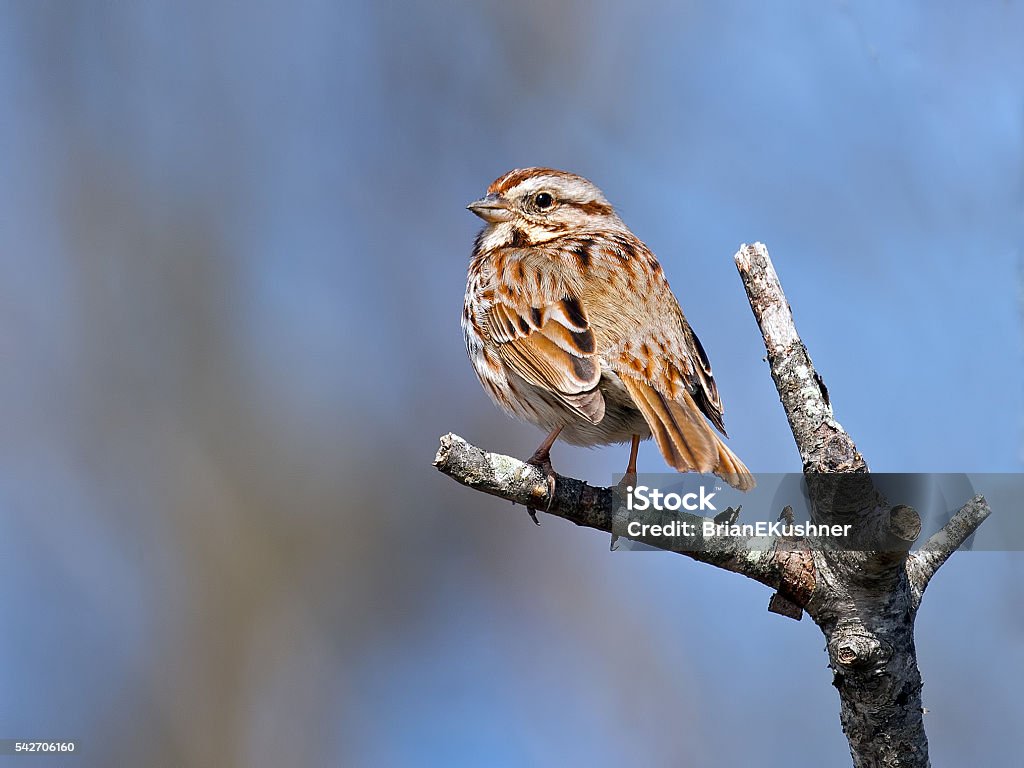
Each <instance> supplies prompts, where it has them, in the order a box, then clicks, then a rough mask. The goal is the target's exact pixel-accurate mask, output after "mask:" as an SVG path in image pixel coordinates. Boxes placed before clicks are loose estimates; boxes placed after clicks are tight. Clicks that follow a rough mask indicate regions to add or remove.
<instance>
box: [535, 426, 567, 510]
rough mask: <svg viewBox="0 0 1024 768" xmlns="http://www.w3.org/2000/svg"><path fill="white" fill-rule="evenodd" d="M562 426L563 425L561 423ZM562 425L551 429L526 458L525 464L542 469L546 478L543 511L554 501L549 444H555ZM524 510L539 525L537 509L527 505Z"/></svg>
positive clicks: (553, 480) (553, 481)
mask: <svg viewBox="0 0 1024 768" xmlns="http://www.w3.org/2000/svg"><path fill="white" fill-rule="evenodd" d="M562 426H564V425H562ZM562 426H558V427H556V428H555V429H553V430H551V434H549V435H548V436H547V437H545V438H544V442H543V443H541V444H540V446H539V447H538V448H537V450H536V451H534V452H533V456H531V457H530V458H528V459H527V460H526V463H527V464H532V465H533V466H535V467H537V468H538V469H541V470H543V471H544V474H546V475H547V478H548V506H547V508H546V509H545V510H544V511H545V512H547V511H549V510H550V509H551V505H552V504H553V503H554V501H555V470H554V468H552V466H551V446H552V445H554V444H555V440H557V439H558V433H559V432H561V431H562ZM526 511H527V512H529V513H530V517H531V518H532V519H533V522H535V523H537V525H540V522H539V521H538V520H537V510H536V509H534V508H533V507H527V508H526Z"/></svg>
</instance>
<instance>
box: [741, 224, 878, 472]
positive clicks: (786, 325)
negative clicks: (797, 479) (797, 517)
mask: <svg viewBox="0 0 1024 768" xmlns="http://www.w3.org/2000/svg"><path fill="white" fill-rule="evenodd" d="M733 258H734V260H735V261H736V268H737V269H738V270H739V273H740V277H741V278H742V279H743V287H744V288H745V289H746V291H747V298H748V299H749V300H750V308H751V309H752V310H753V312H754V317H755V318H756V319H757V324H758V325H759V326H760V328H761V335H762V336H763V337H764V345H765V349H767V350H768V363H769V365H770V366H771V371H772V378H773V379H774V380H775V387H776V388H777V389H778V390H779V398H780V399H781V400H782V407H783V408H785V410H786V417H787V418H788V419H789V426H790V429H792V431H793V437H794V439H795V440H796V446H797V449H798V450H799V451H800V458H801V460H802V461H803V466H804V471H805V472H858V471H863V470H866V469H867V464H866V463H865V461H864V458H863V457H862V456H861V455H860V453H858V451H857V446H855V445H854V444H853V440H851V439H850V436H849V435H848V434H846V431H845V430H844V429H843V428H842V426H840V424H839V422H837V421H836V420H835V419H834V418H833V416H832V405H831V403H830V402H829V398H828V390H827V389H826V388H825V382H824V381H822V379H821V377H820V376H819V375H818V374H817V372H816V371H815V370H814V364H813V363H812V362H811V358H810V355H808V354H807V348H806V347H805V346H804V344H803V342H802V341H801V340H800V336H799V334H797V332H796V325H795V324H794V322H793V312H792V310H791V309H790V307H789V302H788V301H786V297H785V295H784V294H783V293H782V285H781V284H780V283H779V276H778V275H777V274H775V267H774V266H773V265H772V261H771V259H770V258H769V256H768V249H767V248H765V247H764V245H762V244H761V243H754V244H753V245H741V246H740V249H739V251H737V252H736V255H735V256H734V257H733Z"/></svg>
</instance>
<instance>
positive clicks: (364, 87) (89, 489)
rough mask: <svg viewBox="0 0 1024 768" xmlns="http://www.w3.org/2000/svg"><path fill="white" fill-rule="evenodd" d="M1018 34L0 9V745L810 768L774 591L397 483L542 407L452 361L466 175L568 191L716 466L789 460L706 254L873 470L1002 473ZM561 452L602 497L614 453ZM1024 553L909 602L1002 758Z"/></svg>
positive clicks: (609, 7) (801, 643) (946, 15)
mask: <svg viewBox="0 0 1024 768" xmlns="http://www.w3.org/2000/svg"><path fill="white" fill-rule="evenodd" d="M1022 31H1024V10H1022V8H1021V4H1020V3H1019V2H991V3H987V2H986V3H943V4H939V5H937V4H934V3H924V2H910V3H901V4H891V3H846V2H836V3H771V4H765V3H756V2H729V3H688V4H680V3H669V2H637V3H632V4H629V6H628V7H627V5H626V4H619V3H609V2H590V3H586V2H566V3H558V4H554V3H548V2H542V1H541V0H529V1H528V2H523V3H516V4H511V3H500V2H490V1H487V2H478V3H459V2H452V1H450V0H449V1H445V0H439V1H437V2H429V3H427V2H419V3H370V2H349V3H328V2H319V3H303V4H289V3H267V4H262V5H261V6H260V7H259V8H247V9H245V10H244V11H243V10H242V9H241V8H240V7H239V6H236V5H234V4H228V3H220V2H213V3H204V4H199V3H194V4H159V3H152V2H137V3H118V4H113V3H110V4H103V3H95V4H83V3H57V2H24V3H11V4H8V6H7V7H6V13H5V23H4V24H3V25H0V98H2V103H3V104H4V105H5V108H4V109H3V110H2V114H0V168H3V182H2V183H0V355H2V358H3V360H4V363H5V365H4V366H3V370H4V373H3V375H2V376H0V424H3V426H4V439H3V440H2V441H0V452H2V453H0V509H2V513H0V605H2V606H3V608H4V611H5V619H4V622H5V623H4V631H3V632H2V633H0V689H2V690H3V691H4V696H3V697H0V737H10V738H22V737H25V738H33V739H34V738H47V739H50V738H53V739H62V738H75V739H77V740H78V742H79V752H80V755H79V756H78V757H77V758H76V760H75V764H78V765H97V766H99V765H142V764H144V765H148V766H162V765H167V766H182V765H197V766H198V765H218V766H236V765H237V766H279V765H312V764H329V765H374V766H406V765H444V766H459V765H467V766H478V765H496V766H505V765H508V766H519V765H537V766H542V765H551V766H562V765H566V764H584V765H595V766H597V765H609V766H612V765H637V764H638V765H668V764H676V765H678V764H690V765H749V764H753V763H755V762H756V763H757V764H758V765H763V766H791V765H808V766H811V765H813V766H819V765H841V764H845V763H846V761H847V760H848V754H847V749H846V743H845V739H844V737H843V735H842V732H841V730H840V727H839V722H838V707H839V703H838V698H837V696H836V693H835V690H834V689H833V688H832V687H831V685H830V680H831V678H830V675H829V672H828V670H827V668H826V663H827V659H826V655H825V652H824V648H823V645H824V643H823V639H822V637H821V635H820V633H819V632H818V630H817V629H816V628H815V627H814V626H813V624H811V623H810V622H809V621H807V620H805V621H803V622H801V623H800V624H796V623H793V622H790V621H787V620H784V619H782V618H780V617H778V616H775V615H772V614H768V613H767V612H766V610H765V606H766V604H767V600H768V597H769V593H768V591H767V590H765V589H764V588H762V587H760V586H759V585H756V584H753V583H748V582H746V581H745V580H743V579H741V578H739V577H737V576H734V575H732V574H727V573H723V572H719V571H716V570H714V569H712V568H709V567H706V566H701V565H698V564H695V563H692V562H690V561H688V560H686V559H685V558H681V557H678V556H673V555H670V554H663V553H622V554H611V553H609V552H608V540H607V537H606V536H602V535H599V534H597V533H595V532H593V531H586V530H582V529H576V528H574V527H573V526H570V525H568V524H565V523H563V522H561V521H558V520H555V519H550V520H547V519H545V520H543V523H544V524H543V526H542V527H541V528H539V529H537V528H535V527H534V526H533V525H532V523H530V521H529V519H528V518H527V516H526V515H525V513H523V512H522V511H521V510H518V509H511V508H510V507H509V506H508V505H507V504H505V503H502V502H499V501H497V500H493V499H487V498H483V497H481V496H479V495H476V494H473V493H471V492H469V491H467V490H465V489H463V488H461V487H459V486H456V485H455V484H454V483H452V482H450V481H449V480H447V479H446V478H444V477H442V476H440V475H439V474H438V473H437V472H436V471H435V470H434V469H433V468H432V467H431V464H430V462H431V459H432V458H433V455H434V451H435V450H436V447H437V438H438V436H439V435H441V434H443V433H444V432H447V431H455V432H458V433H459V434H461V435H463V436H465V437H466V438H467V439H469V440H471V441H474V442H476V443H477V444H480V445H484V446H487V447H489V448H491V449H494V450H499V451H502V452H506V453H511V454H514V455H520V456H525V455H529V453H530V452H531V451H532V450H533V449H534V448H535V447H536V444H537V443H538V441H539V439H540V437H541V435H540V433H539V431H537V430H536V429H534V428H532V427H529V426H526V425H521V424H517V423H514V422H512V421H510V420H508V419H507V418H506V417H505V416H504V415H503V414H501V413H499V412H498V411H496V410H495V409H494V408H493V406H492V405H491V404H490V402H489V401H488V400H487V398H486V396H485V395H484V393H483V392H482V391H481V390H480V388H479V386H478V384H477V382H476V380H475V378H474V376H473V374H472V372H471V369H470V366H469V363H468V361H467V360H466V357H465V351H464V349H463V347H462V338H461V332H460V329H459V315H460V311H461V301H462V294H463V290H464V285H465V268H466V264H467V260H468V254H469V250H470V247H471V243H472V239H473V236H474V235H475V233H476V230H477V226H478V223H479V222H478V221H476V220H475V219H474V217H472V216H471V215H470V214H469V213H468V212H467V211H465V209H464V206H465V204H466V203H467V202H468V201H470V200H472V199H474V198H475V197H477V196H479V194H480V193H481V192H482V190H483V189H484V188H485V187H486V186H487V184H488V183H489V182H490V181H491V180H492V179H493V178H494V177H496V176H498V175H499V174H501V173H503V172H504V171H506V170H508V169H509V168H512V167H516V166H525V165H551V166H555V167H561V168H565V169H569V170H572V171H575V172H578V173H582V174H584V175H586V176H588V177H590V178H592V179H593V180H594V181H595V182H596V183H598V184H599V185H600V186H601V187H602V188H603V189H604V191H605V192H606V193H607V195H608V197H609V198H610V199H611V200H612V201H613V202H614V203H616V204H617V205H618V207H619V209H620V212H621V214H622V216H623V218H624V219H625V220H626V222H627V223H628V224H629V225H630V226H631V227H632V228H633V229H634V231H635V232H636V233H637V234H638V235H640V236H641V237H642V238H643V239H644V240H645V241H646V242H647V243H648V244H649V245H650V246H651V247H652V248H653V250H654V251H655V252H656V253H657V254H658V255H659V257H660V259H661V261H662V263H663V265H664V267H665V270H666V273H667V274H668V277H669V279H670V281H671V283H672V285H673V287H674V289H675V291H676V293H677V295H678V296H679V298H680V301H681V303H682V305H683V307H684V309H685V310H686V312H687V315H688V317H689V318H690V320H691V322H692V324H693V326H694V327H695V329H696V330H697V331H698V333H699V334H700V337H701V339H702V341H703V343H704V346H705V347H706V349H707V350H708V353H709V355H710V357H711V359H712V361H713V363H714V367H715V372H716V378H717V380H718V382H719V387H720V390H721V392H722V396H723V399H724V401H725V404H726V421H727V425H728V427H729V431H730V435H731V436H732V439H731V442H730V445H731V446H732V447H733V448H734V449H735V450H736V452H737V453H738V454H739V455H740V456H742V457H743V458H744V460H745V461H746V462H747V464H748V465H749V466H750V467H751V468H752V469H754V470H755V471H787V470H797V469H798V468H799V460H798V456H797V454H796V451H795V448H794V447H793V444H792V437H791V435H790V434H789V431H788V428H787V425H786V421H785V417H784V414H783V412H782V409H781V407H780V406H779V404H778V398H777V395H776V392H775V389H774V387H773V385H772V382H771V378H770V376H769V374H768V370H767V366H766V364H765V363H764V362H762V357H763V355H764V350H763V346H762V344H761V340H760V337H759V334H758V331H757V328H756V325H755V323H754V320H753V318H752V316H751V313H750V310H749V307H748V305H747V302H746V298H745V296H744V293H743V290H742V286H741V284H740V281H739V279H738V277H737V275H736V272H735V268H734V266H733V264H732V254H733V253H734V252H735V250H736V249H737V247H738V245H739V244H740V243H742V242H752V241H755V240H760V241H763V242H765V243H766V244H767V245H768V246H769V248H770V250H771V253H772V256H773V259H774V261H775V264H776V267H777V269H778V271H779V274H780V276H781V278H782V282H783V285H784V287H785V290H786V293H787V296H788V298H789V300H790V303H791V304H792V306H793V309H794V312H795V315H796V320H797V324H798V327H799V329H800V331H801V333H802V335H803V338H804V341H805V342H806V343H807V345H808V347H809V349H810V351H811V354H812V356H813V358H814V361H815V363H816V365H817V366H818V369H819V371H820V372H821V374H822V375H823V376H824V378H825V381H826V382H827V384H828V387H829V390H830V393H831V395H832V401H833V403H834V404H835V407H836V414H837V417H838V418H839V419H840V421H841V422H842V423H843V424H844V426H845V427H846V428H847V429H848V430H849V431H850V433H851V434H852V435H853V437H854V439H855V440H856V441H857V444H858V446H859V447H860V449H861V450H862V451H863V453H864V454H865V456H866V457H867V459H868V461H869V463H870V465H871V466H872V468H874V469H876V470H884V471H953V472H997V471H998V472H1016V471H1019V470H1020V469H1021V461H1022V459H1024V454H1022V447H1024V443H1022V430H1024V418H1022V417H1024V412H1022V394H1024V393H1022V381H1024V377H1022V373H1024V371H1022V359H1024V356H1022V351H1024V346H1022V338H1021V328H1022V317H1024V315H1022V303H1021V302H1022V299H1021V296H1022V295H1024V288H1022V282H1024V281H1022V275H1024V254H1022V251H1021V248H1022V246H1021V243H1022V234H1024V233H1022V229H1024V228H1022V224H1024V173H1022V171H1024V56H1021V54H1020V38H1021V33H1022ZM555 461H556V466H557V467H558V469H559V470H560V471H562V472H565V473H569V474H574V475H576V476H580V477H585V478H587V479H588V480H590V481H591V482H595V483H596V482H608V481H610V478H611V473H612V472H618V471H621V469H622V466H623V464H624V461H625V450H624V449H622V448H606V449H601V450H598V451H588V450H585V449H579V448H573V447H568V446H560V447H558V448H557V449H556V451H555ZM640 470H641V471H642V472H644V471H646V472H660V471H663V470H664V464H663V462H662V460H661V458H660V456H659V455H658V454H657V451H656V449H655V448H654V447H653V446H651V445H645V447H644V448H643V449H642V450H641V456H640ZM996 513H997V514H1017V513H1018V510H1015V509H1002V510H996ZM1022 570H1024V569H1022V560H1021V556H1020V554H1019V553H998V552H996V553H968V554H961V555H957V556H955V557H954V558H953V559H952V560H951V561H950V562H949V563H948V564H947V565H946V566H945V567H944V568H943V570H942V571H941V573H940V574H939V576H938V577H937V578H936V580H935V581H934V582H933V584H932V585H931V587H930V588H929V591H928V595H927V598H926V600H925V602H924V606H923V608H922V610H921V613H920V616H919V619H918V624H917V630H918V635H917V645H918V651H919V655H920V663H921V667H922V673H923V676H924V681H925V688H924V701H925V705H926V706H927V707H928V710H929V714H928V715H927V718H926V723H927V727H928V731H929V737H930V741H931V745H932V752H933V761H934V762H935V764H936V765H966V764H986V765H1001V764H1003V765H1005V764H1008V762H1009V761H1010V760H1011V757H1010V756H1011V755H1016V754H1017V753H1018V750H1017V748H1016V744H1015V743H1014V742H1013V739H1012V734H1014V733H1015V732H1016V729H1017V727H1018V724H1019V722H1020V720H1021V717H1022V715H1024V708H1022V704H1021V701H1020V697H1019V695H1017V690H1016V688H1015V687H1014V686H1012V685H1007V684H1006V683H1007V680H1016V679H1019V676H1020V674H1021V673H1022V672H1024V643H1022V639H1024V620H1022V618H1021V617H1022V616H1024V610H1022V609H1024V592H1022V589H1021V586H1020V585H1021V576H1022ZM0 759H2V758H0ZM41 762H46V760H45V759H44V760H42V761H41Z"/></svg>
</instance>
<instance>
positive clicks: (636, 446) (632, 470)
mask: <svg viewBox="0 0 1024 768" xmlns="http://www.w3.org/2000/svg"><path fill="white" fill-rule="evenodd" d="M638 453H640V435H633V437H632V440H631V442H630V446H629V463H628V464H627V465H626V474H624V475H623V476H622V480H620V481H619V487H620V488H621V489H622V490H623V491H625V490H626V489H627V488H631V487H633V486H635V485H636V456H637V454H638ZM618 540H619V537H618V534H615V533H613V534H612V542H611V544H610V545H609V549H611V550H614V549H615V542H616V541H618Z"/></svg>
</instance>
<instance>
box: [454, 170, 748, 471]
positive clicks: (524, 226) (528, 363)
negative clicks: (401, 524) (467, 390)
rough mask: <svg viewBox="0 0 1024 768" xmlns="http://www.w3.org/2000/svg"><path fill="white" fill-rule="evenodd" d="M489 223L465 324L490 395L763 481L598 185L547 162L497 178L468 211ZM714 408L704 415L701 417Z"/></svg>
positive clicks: (653, 273) (663, 284) (673, 304)
mask: <svg viewBox="0 0 1024 768" xmlns="http://www.w3.org/2000/svg"><path fill="white" fill-rule="evenodd" d="M469 209H470V210H471V211H473V212H474V213H475V214H477V215H478V216H480V218H482V219H483V220H484V221H485V222H486V223H487V224H486V226H485V227H484V229H483V230H482V231H481V232H480V234H479V236H478V237H477V239H476V245H475V248H474V250H473V257H472V260H471V261H470V265H469V278H468V281H467V285H466V300H465V307H464V311H463V316H462V327H463V331H464V334H465V337H466V348H467V350H468V351H469V356H470V359H471V360H472V361H473V366H474V368H475V369H476V372H477V375H478V376H479V378H480V382H481V384H483V387H484V389H485V390H486V391H487V393H488V394H489V395H490V396H491V398H492V399H493V400H494V401H495V402H496V403H497V404H498V405H499V406H501V407H502V408H503V409H504V410H505V411H507V412H508V413H510V414H512V415H514V416H517V417H519V418H522V419H524V420H526V421H528V422H531V423H533V424H536V425H537V426H539V427H541V428H543V429H545V430H548V431H549V433H550V434H549V435H548V440H546V441H545V444H543V445H542V446H541V448H539V449H538V452H537V454H535V456H534V459H535V460H539V461H540V462H546V460H547V448H549V447H550V443H552V442H554V439H555V438H556V437H561V438H562V439H564V440H565V441H566V442H569V443H573V444H575V445H604V444H608V443H621V442H629V441H630V440H632V442H633V451H632V454H631V457H630V467H629V469H628V470H627V471H632V472H635V470H636V467H635V460H636V447H637V445H638V442H639V440H641V439H646V438H648V437H651V436H653V437H654V440H655V442H656V443H657V444H658V448H659V449H660V450H661V453H662V455H663V456H664V457H665V460H666V461H667V462H668V463H669V464H670V465H672V466H673V467H674V468H676V469H677V470H679V471H681V472H688V471H697V472H714V473H715V474H717V475H719V476H720V477H721V478H723V479H724V480H725V481H726V482H728V483H729V484H730V485H733V486H735V487H737V488H741V489H743V490H747V489H749V488H752V487H753V486H754V479H753V477H752V476H751V475H750V473H749V471H748V470H747V468H746V467H745V466H744V465H743V462H741V461H740V460H739V458H737V457H736V455H735V454H734V453H733V452H732V451H730V450H729V449H728V448H727V447H726V445H725V444H724V443H723V442H722V440H721V438H719V437H718V435H717V434H715V432H714V431H713V430H712V429H711V426H710V425H709V424H708V422H707V421H706V420H705V418H704V417H707V419H709V420H710V421H711V423H712V424H714V426H715V427H717V428H718V429H719V430H720V431H721V432H722V433H723V434H724V433H725V427H724V424H723V421H722V403H721V400H720V399H719V396H718V388H717V387H716V385H715V380H714V378H713V377H712V375H711V365H710V363H709V362H708V358H707V355H706V354H705V353H704V349H703V348H702V347H701V344H700V342H699V341H698V340H697V336H696V335H695V334H694V332H693V330H692V329H691V328H690V325H689V323H688V322H687V321H686V318H685V317H684V316H683V312H682V310H681V309H680V308H679V303H678V302H677V301H676V298H675V296H674V295H673V294H672V290H671V289H670V288H669V285H668V281H667V280H666V279H665V274H664V272H663V271H662V268H661V265H660V264H659V263H658V260H657V259H656V258H655V257H654V254H652V253H651V252H650V250H649V249H648V248H647V246H645V245H644V244H643V243H642V242H641V241H640V240H639V239H638V238H637V237H636V236H635V235H634V234H633V233H632V232H630V231H629V229H628V228H627V227H626V225H625V224H624V223H623V222H622V220H621V219H620V218H619V217H618V215H617V214H616V213H615V211H614V209H613V208H612V206H611V205H610V204H609V203H608V201H607V200H606V199H605V197H604V195H603V194H602V193H601V190H599V189H598V188H597V187H596V186H594V185H593V184H592V183H591V182H589V181H587V180H586V179H584V178H583V177H581V176H576V175H575V174H571V173H566V172H564V171H556V170H552V169H550V168H525V169H518V170H514V171H510V172H509V173H507V174H505V175H504V176H501V177H500V178H498V179H497V180H496V181H495V182H494V183H493V184H491V186H490V187H489V188H488V190H487V195H486V196H485V197H484V198H483V199H481V200H478V201H476V202H474V203H471V204H470V205H469ZM702 414H703V415H702Z"/></svg>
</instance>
